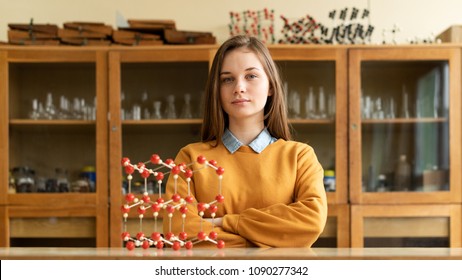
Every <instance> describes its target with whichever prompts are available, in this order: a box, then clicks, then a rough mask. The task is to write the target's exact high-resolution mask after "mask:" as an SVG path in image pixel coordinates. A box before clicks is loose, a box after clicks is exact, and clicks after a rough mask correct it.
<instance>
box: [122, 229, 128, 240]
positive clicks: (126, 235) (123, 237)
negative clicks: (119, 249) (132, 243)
mask: <svg viewBox="0 0 462 280" xmlns="http://www.w3.org/2000/svg"><path fill="white" fill-rule="evenodd" d="M121 237H122V240H125V238H129V237H130V233H129V232H127V231H124V232H122V235H121Z"/></svg>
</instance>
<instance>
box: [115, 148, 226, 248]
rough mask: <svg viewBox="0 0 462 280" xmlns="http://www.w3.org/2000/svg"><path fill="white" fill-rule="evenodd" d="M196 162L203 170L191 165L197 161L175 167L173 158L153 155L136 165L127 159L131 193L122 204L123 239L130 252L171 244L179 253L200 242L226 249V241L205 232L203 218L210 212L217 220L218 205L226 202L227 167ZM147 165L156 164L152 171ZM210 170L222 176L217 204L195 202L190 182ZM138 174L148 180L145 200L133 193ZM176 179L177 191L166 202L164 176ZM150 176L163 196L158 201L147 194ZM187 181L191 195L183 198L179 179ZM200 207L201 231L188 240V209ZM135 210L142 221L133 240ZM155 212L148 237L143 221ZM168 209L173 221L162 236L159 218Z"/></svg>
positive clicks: (168, 216) (123, 162)
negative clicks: (175, 226) (175, 228)
mask: <svg viewBox="0 0 462 280" xmlns="http://www.w3.org/2000/svg"><path fill="white" fill-rule="evenodd" d="M196 162H197V163H198V164H199V165H201V166H202V167H201V168H197V169H196V170H192V169H191V166H192V165H193V164H194V162H192V163H189V164H185V163H180V164H175V163H174V161H173V160H172V159H167V160H165V162H164V161H162V159H161V158H160V157H159V155H157V154H153V155H152V156H151V158H150V160H149V161H147V162H140V163H138V164H132V163H131V162H130V159H129V158H126V157H124V158H123V159H122V166H123V167H124V169H125V173H126V174H127V181H128V193H127V195H126V196H125V200H126V204H124V205H122V213H123V218H124V232H123V233H122V240H123V241H125V242H126V245H125V246H126V248H127V249H128V250H133V249H134V248H136V247H140V246H141V247H142V248H143V249H148V248H150V247H151V246H153V247H156V248H157V249H162V248H164V246H165V245H166V244H167V245H170V246H171V248H173V250H175V251H176V250H179V249H180V248H183V247H184V248H186V249H188V250H189V249H192V247H193V245H194V244H197V243H200V242H211V243H214V244H215V245H216V246H217V248H219V249H222V248H224V246H225V243H224V241H223V240H218V239H217V237H218V234H217V233H216V232H215V231H213V227H212V231H211V232H209V233H208V234H207V233H205V232H204V231H203V230H202V223H203V216H204V214H205V212H206V211H208V212H209V213H210V216H211V217H212V219H213V218H215V215H216V212H217V210H218V206H217V204H219V203H223V201H224V197H223V195H222V194H221V182H222V178H223V173H224V168H223V167H219V166H218V165H217V162H216V161H215V160H207V159H206V158H205V157H204V156H198V157H197V160H196ZM147 164H153V165H155V166H156V167H155V168H154V169H151V168H148V167H147V166H146V165H147ZM207 167H210V168H212V169H214V170H215V173H216V174H217V177H218V194H217V195H216V197H215V200H214V201H211V202H208V203H204V202H197V203H194V198H193V196H192V195H191V191H190V182H191V178H192V176H193V174H194V173H195V172H199V171H201V170H202V169H204V168H207ZM161 169H167V172H165V173H163V172H161V171H160V170H161ZM135 171H137V173H139V175H140V176H141V177H142V178H144V182H145V184H144V193H143V195H142V197H141V198H136V197H135V195H134V194H133V193H132V192H131V181H132V179H133V174H134V173H135ZM169 173H170V176H173V180H174V186H173V187H174V192H173V195H172V197H171V198H170V199H168V200H166V201H164V199H163V198H162V191H161V185H162V181H163V179H164V176H165V175H167V174H169ZM150 176H154V178H155V179H156V182H157V184H158V186H159V188H158V189H159V193H158V197H157V199H156V201H151V197H150V196H149V194H148V192H147V180H148V178H149V177H150ZM180 177H181V178H184V180H185V181H186V183H187V192H186V193H187V196H186V197H181V196H180V195H179V193H178V184H177V182H178V179H180ZM191 206H194V207H197V210H198V213H199V216H200V217H201V223H200V230H199V232H198V233H197V234H196V235H195V236H193V237H192V238H188V233H186V232H185V224H186V213H187V212H188V207H191ZM134 207H137V212H138V217H139V219H140V231H139V232H138V233H137V234H136V236H135V237H132V236H131V235H130V233H129V232H128V231H127V218H128V213H129V212H130V210H131V209H132V208H134ZM148 209H151V210H152V216H153V218H154V222H155V223H154V232H153V233H152V234H151V235H150V236H147V235H145V234H144V232H143V228H142V224H143V223H142V221H143V218H144V216H145V214H146V212H147V211H148ZM161 210H164V211H165V212H166V214H167V218H168V219H169V231H168V232H167V233H166V234H165V235H162V234H161V233H160V232H159V231H158V230H157V219H158V218H159V212H160V211H161ZM175 212H180V213H181V217H182V231H181V232H179V233H178V234H174V233H173V232H172V217H173V215H174V213H175Z"/></svg>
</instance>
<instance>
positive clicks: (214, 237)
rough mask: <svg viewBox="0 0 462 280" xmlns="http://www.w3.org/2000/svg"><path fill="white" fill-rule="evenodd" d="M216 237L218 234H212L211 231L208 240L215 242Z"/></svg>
mask: <svg viewBox="0 0 462 280" xmlns="http://www.w3.org/2000/svg"><path fill="white" fill-rule="evenodd" d="M217 236H218V233H216V232H214V231H211V232H210V233H209V238H210V239H212V240H215V239H217Z"/></svg>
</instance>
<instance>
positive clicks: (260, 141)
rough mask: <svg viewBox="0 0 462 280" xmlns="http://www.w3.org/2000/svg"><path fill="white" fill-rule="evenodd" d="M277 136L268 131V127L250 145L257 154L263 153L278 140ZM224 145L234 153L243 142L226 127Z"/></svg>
mask: <svg viewBox="0 0 462 280" xmlns="http://www.w3.org/2000/svg"><path fill="white" fill-rule="evenodd" d="M276 140H277V139H276V138H274V137H273V136H271V134H270V133H269V132H268V129H266V128H264V129H263V130H262V131H261V132H260V134H258V136H257V137H256V138H255V139H254V140H253V141H252V142H250V144H249V147H250V148H252V150H253V151H254V152H256V153H257V154H259V153H261V152H262V151H263V150H264V149H265V148H266V147H268V145H269V144H271V143H273V142H276ZM222 141H223V145H225V147H226V149H227V150H228V151H229V152H230V153H231V154H234V153H235V152H236V151H237V150H238V149H239V148H240V147H241V146H243V144H242V143H241V141H239V139H237V138H236V136H234V135H233V134H232V133H231V131H230V130H229V129H225V133H224V134H223V139H222Z"/></svg>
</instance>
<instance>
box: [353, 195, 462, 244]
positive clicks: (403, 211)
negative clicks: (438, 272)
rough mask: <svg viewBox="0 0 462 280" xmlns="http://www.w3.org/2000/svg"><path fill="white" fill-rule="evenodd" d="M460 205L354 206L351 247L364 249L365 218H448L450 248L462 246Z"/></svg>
mask: <svg viewBox="0 0 462 280" xmlns="http://www.w3.org/2000/svg"><path fill="white" fill-rule="evenodd" d="M461 209H462V206H461V205H460V204H445V205H437V204H428V205H352V206H351V247H364V218H371V217H373V218H382V217H387V218H399V217H448V218H449V246H450V247H451V248H456V247H461V245H462V235H461V230H462V216H461V211H462V210H461Z"/></svg>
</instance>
